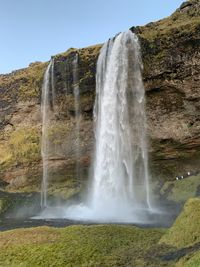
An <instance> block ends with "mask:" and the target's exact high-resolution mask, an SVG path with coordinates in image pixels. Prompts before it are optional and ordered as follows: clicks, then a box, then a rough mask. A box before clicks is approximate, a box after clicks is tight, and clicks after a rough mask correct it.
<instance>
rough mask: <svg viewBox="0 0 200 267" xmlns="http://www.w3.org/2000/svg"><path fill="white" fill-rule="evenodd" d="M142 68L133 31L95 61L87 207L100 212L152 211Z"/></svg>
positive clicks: (104, 48)
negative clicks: (93, 146) (91, 171)
mask: <svg viewBox="0 0 200 267" xmlns="http://www.w3.org/2000/svg"><path fill="white" fill-rule="evenodd" d="M141 67H142V64H141V58H140V47H139V44H138V39H137V36H136V35H135V34H133V33H132V32H131V31H128V32H124V33H121V34H119V35H118V36H117V37H116V38H115V39H114V40H109V41H108V42H107V43H106V44H105V45H104V46H103V48H102V50H101V53H100V56H99V59H98V63H97V76H96V103H95V110H94V118H95V122H96V128H95V136H96V153H95V162H94V182H93V192H92V197H91V201H92V205H93V206H94V207H95V208H97V209H100V210H101V209H102V210H104V209H105V207H109V206H110V209H111V210H112V209H115V210H118V209H119V208H120V206H121V208H122V210H124V209H126V208H127V207H128V206H130V205H131V207H134V208H138V207H140V208H145V209H146V208H147V209H148V208H150V199H149V177H148V157H147V147H146V146H147V145H146V116H145V97H144V94H145V92H144V87H143V83H142V77H141ZM139 183H140V184H141V186H140V187H141V188H140V192H139V194H140V196H139V195H138V188H137V184H139Z"/></svg>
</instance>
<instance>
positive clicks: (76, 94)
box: [72, 53, 81, 179]
mask: <svg viewBox="0 0 200 267" xmlns="http://www.w3.org/2000/svg"><path fill="white" fill-rule="evenodd" d="M72 70H73V92H74V106H75V157H76V176H77V179H80V178H81V177H80V176H81V171H80V121H81V109H80V91H79V73H78V53H76V54H75V57H74V60H73V62H72Z"/></svg>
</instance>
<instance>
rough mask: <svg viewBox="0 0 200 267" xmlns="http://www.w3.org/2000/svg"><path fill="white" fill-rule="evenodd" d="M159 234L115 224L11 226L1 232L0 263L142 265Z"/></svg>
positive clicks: (160, 232)
mask: <svg viewBox="0 0 200 267" xmlns="http://www.w3.org/2000/svg"><path fill="white" fill-rule="evenodd" d="M162 234H163V230H155V229H153V230H150V229H139V228H137V227H131V226H117V225H99V226H70V227H67V228H63V229H55V228H48V227H38V228H32V229H20V230H14V231H13V230H12V231H7V232H3V233H0V266H4V267H7V266H9V267H10V266H11V267H15V266H16V267H18V266H21V267H23V266H38V267H39V266H56V267H61V266H63V267H68V266H72V267H76V266H77V267H81V266H101V267H103V266H135V267H137V266H140V267H141V266H145V259H144V252H145V251H146V250H148V249H150V248H151V246H152V245H153V244H155V243H156V242H157V241H158V240H159V239H160V237H161V235H162ZM130 264H131V265H130ZM132 264H133V265H132ZM141 264H142V265H141Z"/></svg>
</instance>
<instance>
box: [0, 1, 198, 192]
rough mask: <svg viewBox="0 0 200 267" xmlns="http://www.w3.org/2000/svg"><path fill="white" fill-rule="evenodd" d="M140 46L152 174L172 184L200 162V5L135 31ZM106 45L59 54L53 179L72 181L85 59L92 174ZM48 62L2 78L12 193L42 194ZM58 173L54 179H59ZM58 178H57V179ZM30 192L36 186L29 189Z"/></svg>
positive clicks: (2, 156)
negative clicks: (98, 75)
mask: <svg viewBox="0 0 200 267" xmlns="http://www.w3.org/2000/svg"><path fill="white" fill-rule="evenodd" d="M131 30H132V31H134V32H136V33H137V35H138V37H139V39H140V42H141V52H142V57H143V63H144V71H143V78H144V83H145V88H146V95H147V117H148V136H149V154H150V163H151V164H150V167H151V172H152V174H153V175H152V176H153V177H155V178H166V179H174V175H181V174H182V173H184V172H186V171H190V170H193V171H194V170H198V168H199V167H198V166H199V160H200V153H199V149H200V1H199V0H193V1H188V2H185V3H183V4H182V5H181V7H180V8H179V9H177V10H176V12H175V13H174V14H172V15H171V16H170V17H168V18H166V19H163V20H160V21H158V22H154V23H149V24H147V25H146V26H143V27H133V28H131ZM100 48H101V45H96V46H91V47H88V48H83V49H78V50H77V49H69V50H67V51H66V52H65V53H63V54H58V55H56V56H55V57H54V62H55V64H54V66H55V67H54V81H55V88H56V109H55V117H54V125H55V127H53V129H52V132H51V137H52V141H53V140H56V142H55V147H56V148H57V151H58V153H57V154H55V155H52V157H51V159H50V162H51V163H50V166H51V169H52V172H51V173H52V175H51V178H52V180H55V179H58V176H59V175H58V173H59V171H60V173H62V175H60V176H59V177H60V178H59V179H60V180H61V181H62V180H65V179H66V177H68V178H72V177H73V176H74V169H75V168H74V165H75V154H76V153H75V142H76V140H75V134H74V131H75V129H76V126H75V105H74V94H73V90H74V86H73V71H72V62H73V60H74V57H75V54H76V53H78V55H79V69H78V72H79V88H80V108H81V111H82V120H81V123H80V129H81V130H80V140H81V142H80V146H81V149H80V150H81V158H80V164H81V166H82V167H83V169H84V170H86V171H85V174H87V169H88V166H89V164H90V159H91V157H92V151H93V143H94V136H93V120H92V114H93V104H94V98H95V69H96V61H97V58H98V54H99V51H100ZM46 67H47V63H40V62H36V63H32V64H30V66H29V67H28V68H26V69H22V70H19V71H14V72H12V73H10V74H7V75H0V93H1V99H0V111H1V112H0V151H1V153H0V179H2V180H4V181H6V182H9V186H8V187H9V188H10V189H20V190H22V189H23V188H26V187H27V185H28V186H29V187H30V185H31V190H37V189H39V187H40V179H41V172H42V171H41V156H40V139H41V112H40V102H41V87H42V80H43V75H44V71H45V68H46ZM55 173H56V174H57V175H54V174H55ZM55 177H56V178H55ZM29 189H30V188H29Z"/></svg>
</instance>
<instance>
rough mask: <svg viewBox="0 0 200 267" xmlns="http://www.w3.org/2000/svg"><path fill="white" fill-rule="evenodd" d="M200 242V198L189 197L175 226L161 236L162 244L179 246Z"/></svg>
mask: <svg viewBox="0 0 200 267" xmlns="http://www.w3.org/2000/svg"><path fill="white" fill-rule="evenodd" d="M198 242H200V199H199V198H192V199H189V200H188V201H187V202H186V204H185V206H184V209H183V211H182V213H181V214H180V215H179V216H178V218H177V219H176V221H175V223H174V224H173V226H172V227H171V228H170V229H169V230H168V231H167V233H166V234H165V235H164V236H163V237H162V238H161V240H160V242H159V243H160V244H163V243H164V244H167V245H170V246H175V247H177V248H183V247H188V246H192V245H194V244H195V243H198Z"/></svg>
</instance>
